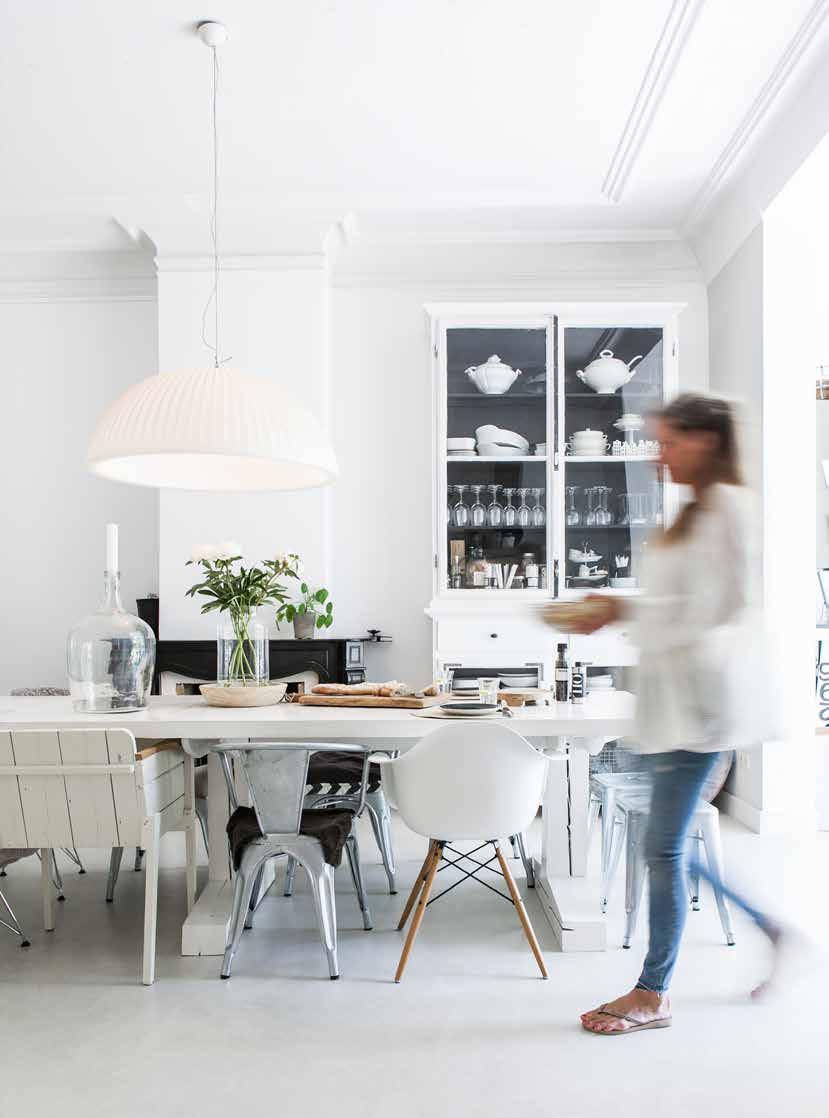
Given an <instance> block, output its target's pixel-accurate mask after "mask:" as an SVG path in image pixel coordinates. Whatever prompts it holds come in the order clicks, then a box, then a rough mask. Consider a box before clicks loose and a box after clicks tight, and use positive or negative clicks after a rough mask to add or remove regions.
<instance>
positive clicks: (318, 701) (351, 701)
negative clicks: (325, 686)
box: [298, 695, 445, 710]
mask: <svg viewBox="0 0 829 1118" xmlns="http://www.w3.org/2000/svg"><path fill="white" fill-rule="evenodd" d="M443 701H445V696H441V695H425V696H423V697H422V698H417V697H416V696H414V695H406V696H402V695H396V696H395V695H388V696H387V695H300V697H299V699H298V702H299V705H300V706H304V707H397V708H398V709H399V710H423V709H424V708H425V707H431V706H435V705H436V704H437V703H440V702H443Z"/></svg>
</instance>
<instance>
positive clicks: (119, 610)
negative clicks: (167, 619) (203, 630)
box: [66, 571, 155, 714]
mask: <svg viewBox="0 0 829 1118" xmlns="http://www.w3.org/2000/svg"><path fill="white" fill-rule="evenodd" d="M66 666H67V671H68V674H69V693H70V695H71V697H72V706H73V708H74V709H75V710H76V711H80V712H82V713H90V714H92V713H105V712H107V711H117V712H120V713H124V712H126V711H131V710H142V709H143V708H144V707H146V705H147V700H148V699H149V696H150V690H151V688H152V683H153V670H154V668H155V636H154V635H153V631H152V629H151V628H150V626H149V625H147V623H146V622H145V621H142V620H141V618H140V617H135V616H134V615H133V614H131V613H127V611H126V610H125V609H124V607H123V605H122V604H121V586H120V575H119V574H118V572H117V571H107V572H106V573H105V575H104V600H103V602H102V603H101V606H100V607H99V609H98V610H96V612H95V613H93V614H90V615H89V617H85V618H84V619H83V621H80V622H79V623H78V624H77V625H76V626H75V627H74V628H73V629H72V630H71V631H70V633H69V637H68V639H67V645H66Z"/></svg>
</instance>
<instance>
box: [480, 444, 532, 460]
mask: <svg viewBox="0 0 829 1118" xmlns="http://www.w3.org/2000/svg"><path fill="white" fill-rule="evenodd" d="M478 454H479V455H480V456H481V457H482V458H521V457H522V456H523V454H524V452H523V450H521V448H520V447H517V446H499V444H498V443H478Z"/></svg>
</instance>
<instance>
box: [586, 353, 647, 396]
mask: <svg viewBox="0 0 829 1118" xmlns="http://www.w3.org/2000/svg"><path fill="white" fill-rule="evenodd" d="M641 360H642V355H641V354H639V355H638V356H637V357H631V359H630V361H628V363H627V365H626V364H625V363H624V361H621V360H620V359H619V358H618V357H614V356H613V350H612V349H603V350H602V351H601V353H600V354H599V356H598V357H597V358H596V360H595V361H591V362H590V364H589V365H588V366H587V368H586V369H584V370H582V369H579V371H578V372H577V373H576V376H577V377H578V378H579V380H580V381H583V382H584V384H586V385H587V387H588V388H592V389H593V391H594V392H596V393H597V394H598V395H599V396H609V395H610V394H611V393H612V392H615V391H616V389H617V388H621V387H622V385H623V384H627V383H628V381H629V380H630V379H631V377H632V376H633V374H634V373H635V372H636V370H635V369H631V365H632V364H633V362H634V361H641Z"/></svg>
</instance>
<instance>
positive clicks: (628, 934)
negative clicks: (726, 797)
mask: <svg viewBox="0 0 829 1118" xmlns="http://www.w3.org/2000/svg"><path fill="white" fill-rule="evenodd" d="M649 811H650V794H649V793H645V792H643V791H642V790H641V789H636V788H631V789H628V790H621V791H619V790H617V794H616V819H617V820H618V822H619V824H620V825H619V826H618V827H614V829H613V836H614V837H613V850H612V853H611V860H610V870H609V875H608V881H612V880H613V877H614V876H615V873H616V869H617V867H618V865H619V858H620V857H621V853H622V846H625V848H626V850H625V858H626V865H625V913H626V920H625V934H624V938H623V940H622V946H623V947H630V944H631V940H632V939H633V935H634V932H635V931H636V920H637V917H638V915H639V905H640V903H641V901H642V892H643V890H644V887H645V870H646V868H647V867H646V863H645V855H644V839H645V830H646V826H647V819H648V814H649ZM688 841H689V843H696V844H701V845H702V846H703V847H704V848H705V857H706V860H707V862H708V865H709V868H710V869H711V872H712V873H713V874H714V875H715V876H716V877H718V878H719V879H720V880H722V878H723V877H724V868H723V857H722V845H721V842H720V814H719V812H718V811H717V809H716V808H715V807H714V805H713V804H709V803H706V802H705V801H704V800H701V801H700V802H699V804H698V805H697V808H696V811H695V812H694V817H693V819H692V821H691V828H690V832H689V836H688ZM690 893H691V907H692V908H693V909H694V910H695V911H699V876H698V875H692V878H691V885H690ZM714 897H715V899H716V902H717V910H718V912H719V914H720V923H721V924H722V929H723V932H724V933H725V941H726V943H727V944H728V946H729V947H733V946H734V943H735V942H736V941H735V939H734V928H733V925H732V923H731V913H730V912H729V909H728V904H727V903H726V900H725V897H724V896H723V894H722V892H721V890H719V889H717V888H716V887H715V888H714Z"/></svg>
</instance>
